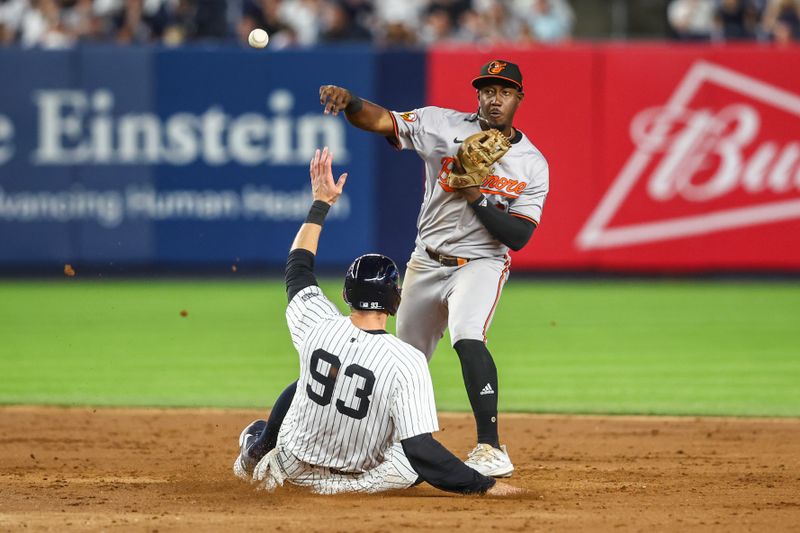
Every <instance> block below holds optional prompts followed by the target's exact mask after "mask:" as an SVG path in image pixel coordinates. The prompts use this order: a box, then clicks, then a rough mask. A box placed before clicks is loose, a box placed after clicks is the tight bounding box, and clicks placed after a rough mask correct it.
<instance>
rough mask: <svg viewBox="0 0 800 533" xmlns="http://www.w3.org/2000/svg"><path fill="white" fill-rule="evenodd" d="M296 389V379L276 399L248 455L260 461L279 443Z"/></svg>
mask: <svg viewBox="0 0 800 533" xmlns="http://www.w3.org/2000/svg"><path fill="white" fill-rule="evenodd" d="M295 390H297V382H296V381H295V382H294V383H292V384H291V385H289V386H288V387H286V389H284V391H283V392H282V393H281V395H280V396H278V399H277V400H275V405H273V406H272V411H271V412H270V413H269V419H268V420H267V427H266V429H265V430H264V432H263V433H262V434H261V435H259V436H258V439H256V441H255V442H254V443H253V445H252V446H250V448H248V450H247V455H249V456H250V458H251V459H254V460H256V461H260V460H261V458H262V457H264V456H265V455H267V454H268V453H269V452H270V450H272V449H273V448H275V446H276V445H277V444H278V432H279V431H280V429H281V424H283V419H284V418H285V417H286V413H288V412H289V406H290V405H292V399H293V398H294V393H295Z"/></svg>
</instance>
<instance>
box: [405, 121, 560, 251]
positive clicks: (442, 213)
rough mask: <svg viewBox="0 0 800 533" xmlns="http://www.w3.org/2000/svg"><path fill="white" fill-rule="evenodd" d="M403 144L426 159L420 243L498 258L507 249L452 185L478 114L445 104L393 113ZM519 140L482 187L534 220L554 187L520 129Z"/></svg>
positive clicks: (490, 196)
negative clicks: (450, 177) (457, 161)
mask: <svg viewBox="0 0 800 533" xmlns="http://www.w3.org/2000/svg"><path fill="white" fill-rule="evenodd" d="M392 119H393V121H394V124H395V136H396V137H397V139H398V141H399V143H400V148H404V149H413V150H415V151H416V152H417V154H419V156H420V157H421V158H422V159H423V160H424V161H425V197H424V199H423V201H422V207H421V209H420V212H419V217H418V218H417V231H418V234H417V246H418V247H421V248H422V249H425V248H430V249H433V250H436V251H437V252H439V253H441V254H445V255H451V256H456V257H466V258H471V259H474V258H480V257H498V256H503V255H505V254H506V252H508V247H506V246H505V245H504V244H502V243H501V242H500V241H498V240H496V239H495V238H494V237H493V236H492V235H491V234H490V233H489V231H488V230H487V229H486V227H485V226H484V225H483V224H482V223H481V221H480V220H478V217H477V216H476V215H475V212H474V211H473V210H472V208H470V207H469V206H468V205H467V203H466V202H465V201H464V200H463V199H462V198H461V197H460V196H459V195H456V194H452V189H450V188H449V187H448V185H447V176H448V175H449V173H450V171H451V170H452V165H453V158H454V156H455V154H456V152H458V148H459V146H460V143H461V142H462V141H463V140H464V139H465V138H466V137H469V136H470V135H472V134H473V133H478V132H479V131H481V127H480V123H479V122H478V120H477V115H476V114H475V113H472V114H470V113H462V112H459V111H454V110H452V109H443V108H440V107H423V108H420V109H415V110H414V111H409V112H406V113H398V112H394V111H393V112H392ZM519 135H520V138H519V140H517V139H514V140H513V141H512V145H511V149H510V150H509V151H508V152H507V153H506V154H505V155H504V156H503V157H502V159H500V161H498V162H497V163H495V165H494V167H493V172H492V175H490V176H488V177H487V178H486V179H485V180H484V182H483V185H482V186H481V192H483V194H484V195H485V196H486V197H487V199H488V200H489V202H491V203H492V204H494V205H495V206H497V207H498V208H499V209H502V210H504V211H508V212H509V213H510V214H512V215H514V216H518V217H521V218H524V219H527V220H530V221H531V222H534V223H535V224H538V223H539V220H540V218H541V215H542V208H543V206H544V201H545V197H546V196H547V192H548V190H549V170H548V166H547V161H546V160H545V158H544V156H543V155H542V154H541V152H539V150H538V149H537V148H536V147H535V146H534V145H533V144H532V143H531V142H530V141H529V140H528V138H527V137H526V136H525V135H524V134H522V132H519Z"/></svg>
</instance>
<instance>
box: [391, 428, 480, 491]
mask: <svg viewBox="0 0 800 533" xmlns="http://www.w3.org/2000/svg"><path fill="white" fill-rule="evenodd" d="M401 444H402V445H403V451H404V452H406V457H408V461H409V462H410V463H411V466H412V467H413V468H414V470H415V471H416V472H417V474H419V476H420V477H421V478H422V479H423V480H425V481H427V482H428V483H430V484H431V485H433V486H434V487H436V488H437V489H441V490H445V491H447V492H458V493H460V494H483V493H485V492H486V491H487V490H489V489H490V488H492V487H494V484H495V481H494V479H492V478H490V477H486V476H484V475H481V474H479V473H478V472H476V471H475V470H473V469H471V468H470V467H468V466H467V465H465V464H464V463H463V462H461V460H460V459H459V458H458V457H456V456H455V455H453V454H452V453H450V451H449V450H448V449H447V448H445V447H444V446H442V445H441V444H440V443H439V441H437V440H436V439H434V438H433V436H432V435H431V434H430V433H424V434H422V435H417V436H415V437H411V438H410V439H404V440H402V441H401Z"/></svg>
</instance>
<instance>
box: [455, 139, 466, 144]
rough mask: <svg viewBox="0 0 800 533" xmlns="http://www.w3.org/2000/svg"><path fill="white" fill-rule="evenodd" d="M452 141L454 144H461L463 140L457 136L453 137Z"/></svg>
mask: <svg viewBox="0 0 800 533" xmlns="http://www.w3.org/2000/svg"><path fill="white" fill-rule="evenodd" d="M453 142H454V143H456V144H461V143H463V142H464V139H459V138H458V137H453Z"/></svg>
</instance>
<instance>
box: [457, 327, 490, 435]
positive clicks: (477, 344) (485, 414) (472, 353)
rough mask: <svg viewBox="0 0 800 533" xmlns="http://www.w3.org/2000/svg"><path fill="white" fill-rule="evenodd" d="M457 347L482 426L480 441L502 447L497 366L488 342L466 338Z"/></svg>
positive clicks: (477, 422)
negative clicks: (498, 418) (499, 430)
mask: <svg viewBox="0 0 800 533" xmlns="http://www.w3.org/2000/svg"><path fill="white" fill-rule="evenodd" d="M453 347H454V348H455V349H456V353H458V358H459V359H460V360H461V373H462V374H463V375H464V385H465V386H466V388H467V396H469V403H470V405H471V406H472V412H473V414H474V415H475V424H476V425H477V426H478V442H479V443H483V444H490V445H492V446H494V447H495V448H499V447H500V438H499V437H498V435H497V367H496V366H495V364H494V360H493V359H492V354H490V353H489V350H488V349H487V348H486V345H485V344H484V343H483V342H481V341H478V340H472V339H462V340H460V341H458V342H457V343H455V345H453Z"/></svg>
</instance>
